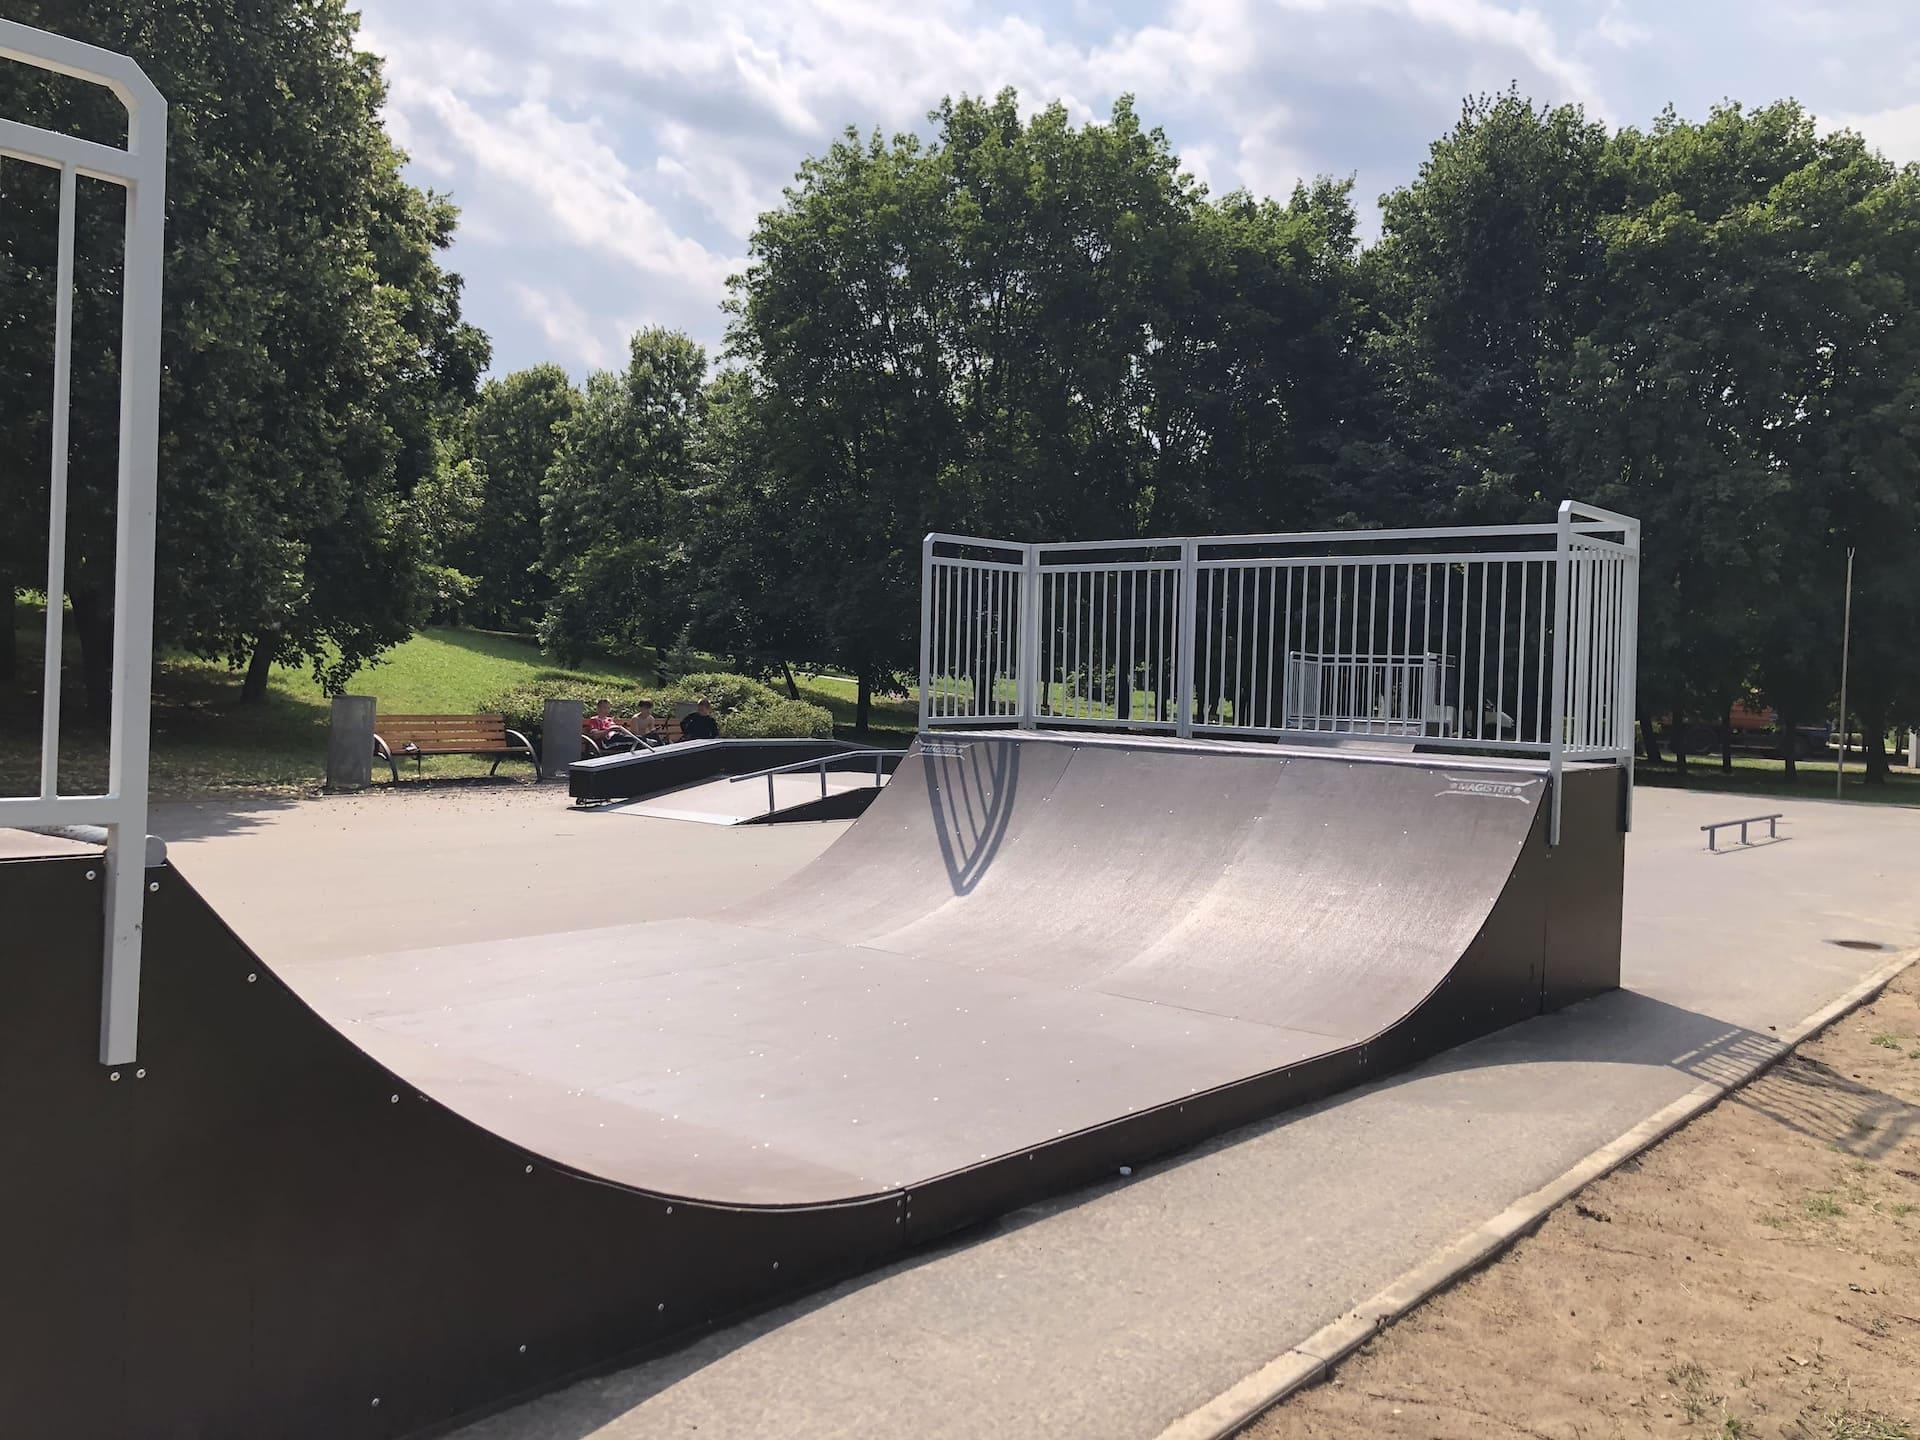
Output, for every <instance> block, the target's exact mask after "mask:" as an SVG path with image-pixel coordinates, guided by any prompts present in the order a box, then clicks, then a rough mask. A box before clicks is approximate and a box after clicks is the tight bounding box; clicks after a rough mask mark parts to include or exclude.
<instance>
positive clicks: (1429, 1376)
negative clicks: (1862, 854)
mask: <svg viewBox="0 0 1920 1440" xmlns="http://www.w3.org/2000/svg"><path fill="white" fill-rule="evenodd" d="M1248 1433H1249V1434H1251V1435H1254V1436H1258V1437H1261V1440H1284V1437H1294V1436H1315V1437H1331V1436H1341V1437H1346V1436H1367V1437H1400V1436H1404V1437H1420V1440H1456V1437H1457V1440H1479V1437H1484V1436H1498V1435H1532V1436H1550V1437H1554V1440H1560V1437H1568V1440H1573V1437H1594V1440H1605V1437H1613V1436H1643V1435H1660V1436H1664V1435H1674V1436H1703V1435H1704V1436H1715V1437H1723V1440H1733V1437H1775V1436H1779V1437H1795V1440H1802V1437H1805V1440H1920V967H1915V968H1914V969H1911V970H1908V971H1907V972H1906V973H1905V974H1904V975H1902V976H1901V977H1900V978H1899V979H1897V980H1896V981H1895V982H1894V983H1893V984H1892V985H1891V986H1890V987H1889V988H1888V989H1887V991H1886V992H1885V993H1884V994H1882V995H1881V997H1880V998H1879V999H1878V1000H1876V1001H1875V1002H1874V1003H1873V1004H1872V1005H1870V1006H1868V1007H1866V1008H1864V1009H1862V1010H1859V1011H1856V1012H1855V1013H1854V1014H1853V1015H1851V1016H1849V1017H1847V1018H1846V1019H1844V1020H1842V1021H1841V1022H1840V1023H1839V1024H1837V1025H1835V1026H1833V1027H1832V1028H1831V1029H1829V1030H1828V1031H1826V1032H1825V1033H1823V1034H1822V1035H1820V1036H1818V1037H1816V1038H1815V1039H1813V1040H1812V1041H1809V1042H1808V1043H1807V1044H1806V1045H1805V1046H1803V1047H1802V1048H1801V1049H1800V1051H1799V1052H1798V1053H1797V1054H1795V1055H1793V1056H1791V1057H1789V1058H1788V1059H1787V1060H1785V1061H1784V1062H1782V1063H1781V1064H1780V1065H1778V1066H1776V1067H1775V1068H1774V1069H1773V1070H1771V1071H1770V1072H1768V1073H1767V1074H1766V1075H1765V1076H1763V1077H1761V1078H1760V1079H1759V1080H1757V1081H1755V1082H1754V1083H1753V1084H1752V1085H1750V1086H1748V1087H1747V1088H1746V1089H1744V1090H1742V1091H1740V1092H1739V1093H1738V1094H1736V1095H1734V1096H1732V1097H1730V1098H1729V1099H1728V1100H1726V1101H1725V1102H1724V1103H1722V1104H1721V1105H1719V1106H1718V1107H1717V1108H1715V1109H1714V1110H1712V1111H1710V1112H1709V1113H1708V1114H1707V1115H1705V1116H1703V1117H1702V1118H1701V1119H1699V1120H1698V1121H1696V1122H1694V1123H1693V1124H1692V1125H1690V1126H1688V1127H1687V1128H1686V1129H1685V1130H1683V1131H1681V1132H1680V1133H1679V1134H1677V1135H1675V1136H1674V1137H1673V1138H1671V1139H1669V1140H1667V1141H1666V1142H1664V1143H1663V1144H1661V1145H1659V1146H1657V1147H1656V1148H1655V1149H1653V1150H1651V1151H1649V1152H1648V1153H1647V1154H1645V1155H1644V1156H1642V1157H1640V1159H1638V1160H1636V1161H1633V1162H1630V1163H1629V1164H1628V1165H1627V1166H1626V1167H1625V1168H1624V1169H1622V1170H1620V1171H1618V1172H1616V1173H1615V1174H1614V1175H1612V1176H1609V1177H1608V1178H1607V1179H1605V1180H1602V1181H1600V1182H1599V1183H1597V1184H1595V1185H1593V1186H1591V1187H1589V1188H1588V1189H1587V1190H1586V1191H1584V1192H1582V1193H1581V1195H1580V1196H1579V1197H1578V1199H1576V1200H1574V1201H1572V1202H1570V1203H1568V1204H1566V1205H1563V1206H1561V1207H1560V1208H1559V1209H1558V1210H1556V1211H1555V1212H1554V1213H1553V1215H1551V1216H1550V1217H1549V1218H1548V1220H1547V1222H1546V1224H1545V1225H1544V1226H1543V1227H1542V1228H1541V1229H1540V1231H1539V1233H1538V1234H1536V1235H1533V1236H1531V1237H1529V1238H1528V1239H1526V1240H1523V1241H1522V1242H1520V1244H1519V1245H1517V1246H1516V1247H1514V1249H1513V1250H1512V1251H1510V1252H1509V1253H1508V1254H1507V1255H1506V1256H1505V1257H1504V1258H1502V1259H1501V1260H1500V1261H1498V1262H1497V1263H1496V1264H1494V1265H1492V1266H1491V1267H1489V1268H1488V1269H1486V1270H1484V1271H1482V1272H1481V1273H1480V1274H1478V1275H1476V1276H1474V1277H1472V1278H1470V1279H1468V1280H1467V1281H1465V1282H1463V1283H1462V1284H1460V1285H1459V1286H1457V1287H1455V1288H1454V1289H1452V1290H1450V1291H1448V1292H1447V1293H1446V1294H1444V1295H1441V1296H1439V1297H1437V1298H1436V1299H1435V1300H1434V1301H1432V1302H1431V1303H1430V1304H1428V1305H1425V1306H1423V1307H1422V1308H1420V1309H1419V1310H1417V1311H1415V1312H1414V1313H1413V1314H1412V1315H1410V1316H1409V1317H1408V1318H1407V1319H1405V1320H1403V1321H1401V1322H1400V1323H1399V1324H1398V1325H1396V1326H1395V1327H1394V1328H1393V1329H1391V1330H1389V1331H1388V1332H1386V1333H1385V1334H1384V1335H1382V1336H1381V1337H1380V1338H1379V1339H1377V1340H1375V1341H1374V1342H1373V1343H1372V1344H1370V1345H1368V1346H1367V1347H1366V1348H1365V1349H1363V1350H1361V1351H1360V1352H1358V1353H1357V1354H1356V1355H1355V1356H1354V1357H1353V1358H1351V1359H1350V1360H1348V1361H1346V1362H1345V1363H1344V1364H1342V1365H1341V1366H1340V1367H1339V1368H1338V1369H1337V1370H1336V1371H1335V1373H1334V1376H1333V1378H1332V1379H1331V1380H1330V1381H1328V1382H1327V1383H1326V1384H1323V1385H1319V1386H1316V1387H1314V1388H1313V1389H1310V1390H1305V1391H1302V1392H1301V1393H1300V1394H1298V1395H1296V1396H1294V1397H1293V1399H1291V1400H1290V1401H1288V1402H1287V1403H1286V1404H1284V1405H1282V1406H1280V1407H1279V1408H1278V1409H1277V1410H1275V1411H1273V1412H1271V1413H1270V1414H1268V1415H1267V1416H1265V1417H1263V1418H1262V1420H1261V1421H1260V1422H1259V1423H1257V1424H1256V1425H1254V1426H1253V1427H1252V1428H1251V1430H1250V1431H1249V1432H1248Z"/></svg>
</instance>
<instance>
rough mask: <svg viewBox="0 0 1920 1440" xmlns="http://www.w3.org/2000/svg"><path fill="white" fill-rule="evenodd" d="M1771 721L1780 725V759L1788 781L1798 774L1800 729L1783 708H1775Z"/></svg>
mask: <svg viewBox="0 0 1920 1440" xmlns="http://www.w3.org/2000/svg"><path fill="white" fill-rule="evenodd" d="M1773 723H1774V724H1775V725H1777V726H1779V727H1780V745H1779V750H1780V760H1781V765H1782V768H1783V769H1784V770H1785V771H1786V775H1787V779H1788V780H1789V781H1793V780H1797V779H1798V778H1799V776H1800V756H1799V753H1798V752H1799V749H1800V731H1799V730H1798V728H1796V727H1795V725H1794V722H1793V717H1792V716H1791V715H1789V714H1787V713H1786V712H1785V711H1783V710H1776V711H1774V714H1773Z"/></svg>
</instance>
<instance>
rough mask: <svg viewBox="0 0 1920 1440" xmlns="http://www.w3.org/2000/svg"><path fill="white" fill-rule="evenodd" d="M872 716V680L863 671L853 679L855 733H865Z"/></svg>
mask: <svg viewBox="0 0 1920 1440" xmlns="http://www.w3.org/2000/svg"><path fill="white" fill-rule="evenodd" d="M872 718H873V682H872V681H870V680H868V679H867V677H866V675H865V674H864V673H862V674H861V676H860V678H859V679H858V680H856V681H854V690H853V728H854V731H855V732H856V733H857V734H860V735H865V734H866V733H867V724H868V722H869V721H870V720H871V719H872Z"/></svg>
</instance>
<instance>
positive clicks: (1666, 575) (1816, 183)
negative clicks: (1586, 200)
mask: <svg viewBox="0 0 1920 1440" xmlns="http://www.w3.org/2000/svg"><path fill="white" fill-rule="evenodd" d="M1608 167H1609V170H1610V171H1611V172H1612V175H1613V176H1614V178H1615V179H1616V180H1617V184H1618V191H1619V195H1620V200H1619V204H1618V206H1617V208H1616V209H1615V210H1614V211H1613V212H1612V213H1610V214H1608V215H1607V216H1605V217H1604V218H1603V219H1602V221H1601V224H1600V227H1599V233H1600V235H1601V238H1602V239H1603V241H1604V243H1605V251H1604V260H1603V265H1602V269H1601V272H1600V274H1599V275H1598V277H1597V278H1596V292H1595V315H1594V322H1593V325H1592V327H1591V329H1590V330H1589V331H1588V332H1587V333H1585V334H1583V335H1581V336H1580V337H1579V338H1578V339H1577V340H1576V341H1575V343H1574V344H1573V346H1572V347H1571V348H1570V351H1569V359H1568V362H1567V365H1566V366H1565V369H1564V380H1565V390H1564V396H1563V400H1562V402H1561V404H1560V407H1559V410H1558V412H1557V415H1556V431H1557V433H1558V434H1559V436H1560V438H1561V442H1562V446H1563V450H1564V453H1565V455H1566V458H1567V461H1568V464H1569V469H1570V475H1571V477H1572V478H1573V479H1574V480H1575V483H1576V486H1577V488H1579V489H1580V490H1582V491H1583V492H1585V493H1588V494H1590V495H1592V496H1593V498H1595V499H1597V500H1599V501H1601V502H1602V503H1610V504H1617V505H1619V506H1620V507H1621V508H1624V509H1627V510H1630V511H1633V512H1634V513H1636V514H1639V515H1640V516H1641V517H1642V518H1643V520H1644V521H1645V523H1646V527H1647V528H1646V561H1645V569H1644V573H1643V579H1642V586H1641V636H1640V638H1641V650H1640V654H1641V670H1642V692H1643V694H1645V695H1647V696H1648V697H1649V698H1650V699H1652V700H1654V701H1655V702H1657V703H1660V704H1663V705H1664V706H1665V707H1667V708H1670V709H1671V711H1672V712H1673V713H1674V714H1675V716H1676V718H1679V717H1680V716H1682V715H1683V714H1685V713H1691V714H1693V715H1695V716H1697V717H1702V718H1705V719H1708V720H1710V721H1712V722H1714V723H1723V722H1724V717H1725V715H1726V712H1727V707H1728V705H1729V704H1730V703H1731V702H1732V701H1733V700H1735V699H1737V698H1739V697H1741V696H1742V695H1743V694H1746V693H1748V692H1749V691H1750V690H1752V689H1754V688H1755V687H1757V689H1758V692H1759V694H1760V695H1761V697H1762V698H1764V699H1766V700H1767V701H1769V702H1771V703H1773V704H1774V705H1776V706H1777V707H1778V708H1779V710H1780V711H1781V712H1782V715H1783V718H1784V719H1785V720H1786V721H1787V723H1788V724H1789V725H1791V723H1792V722H1793V721H1794V720H1795V719H1801V718H1811V717H1814V716H1817V715H1819V714H1821V713H1824V712H1825V711H1826V709H1827V707H1828V705H1829V704H1830V703H1831V702H1832V699H1833V696H1834V692H1835V690H1836V689H1837V682H1838V675H1837V658H1838V657H1837V640H1838V635H1839V629H1840V599H1841V597H1840V586H1839V580H1840V576H1841V574H1842V571H1843V569H1844V560H1843V551H1844V548H1845V546H1846V545H1847V544H1850V543H1858V544H1861V545H1863V546H1871V547H1872V549H1873V550H1874V552H1875V560H1876V563H1875V566H1874V569H1873V572H1872V578H1871V579H1863V582H1862V583H1863V600H1864V602H1865V605H1864V606H1863V614H1864V613H1865V609H1866V608H1869V607H1870V608H1871V610H1872V613H1873V614H1874V615H1875V616H1876V617H1877V618H1876V620H1875V621H1873V622H1864V621H1863V624H1866V626H1867V628H1866V630H1865V631H1864V632H1863V642H1862V646H1861V656H1862V664H1861V666H1860V670H1859V677H1860V680H1859V683H1860V688H1859V692H1858V693H1859V694H1860V696H1861V699H1862V704H1861V709H1860V713H1861V715H1862V716H1863V717H1865V718H1866V719H1867V721H1868V725H1867V728H1868V729H1869V730H1871V731H1873V732H1874V733H1876V735H1877V734H1878V733H1879V732H1880V731H1883V730H1884V729H1885V727H1886V725H1887V724H1888V723H1889V722H1890V720H1891V718H1892V717H1893V714H1894V711H1895V710H1896V709H1898V708H1899V706H1900V704H1901V702H1902V699H1903V698H1904V697H1907V696H1910V694H1911V686H1910V684H1907V683H1905V681H1904V675H1905V674H1906V673H1907V672H1908V671H1910V669H1911V667H1910V666H1908V665H1906V664H1904V663H1903V661H1902V660H1901V659H1900V658H1899V656H1898V655H1897V654H1896V653H1895V652H1897V651H1898V650H1900V649H1902V648H1904V642H1902V641H1900V640H1899V639H1897V638H1895V637H1897V636H1898V635H1899V633H1900V627H1901V626H1902V625H1903V624H1904V623H1906V622H1907V620H1908V619H1909V618H1910V617H1911V616H1912V615H1913V614H1914V600H1915V595H1916V578H1910V577H1920V556H1917V555H1916V552H1915V536H1916V529H1915V518H1916V501H1917V500H1920V463H1917V462H1920V452H1916V451H1915V449H1914V448H1913V435H1914V431H1913V423H1912V422H1913V416H1914V414H1915V410H1914V402H1915V391H1914V384H1915V382H1914V376H1915V373H1916V368H1920V367H1917V366H1916V356H1915V348H1914V347H1915V343H1916V340H1915V327H1916V324H1920V315H1917V314H1916V313H1915V309H1914V305H1913V290H1912V284H1913V279H1914V275H1915V266H1914V262H1913V257H1912V253H1911V251H1912V247H1911V244H1910V243H1908V242H1909V240H1910V237H1911V235H1912V234H1913V233H1914V232H1913V223H1914V212H1913V209H1912V205H1913V192H1914V184H1915V182H1914V177H1913V175H1912V174H1911V173H1909V174H1908V175H1906V176H1904V177H1903V176H1900V175H1898V174H1896V172H1895V171H1894V170H1893V168H1892V167H1891V166H1889V165H1888V164H1887V163H1886V162H1885V161H1884V160H1882V159H1880V158H1879V157H1877V156H1875V155H1873V154H1872V153H1871V152H1869V151H1868V150H1867V149H1866V147H1865V146H1864V144H1863V143H1862V142H1861V140H1860V139H1859V137H1858V136H1855V135H1851V134H1846V133H1840V134H1835V135H1828V136H1823V135H1821V134H1819V133H1818V131H1817V130H1816V128H1815V126H1814V124H1813V121H1812V118H1811V117H1810V116H1808V115H1807V114H1806V113H1805V112H1804V111H1802V110H1801V109H1800V108H1799V107H1798V106H1797V105H1795V104H1792V103H1791V102H1781V103H1779V104H1775V105H1770V106H1767V107H1764V108H1762V109H1758V110H1751V111H1748V110H1743V109H1741V108H1740V107H1738V106H1734V105H1727V106H1722V107H1720V108H1718V109H1716V110H1715V111H1714V112H1713V113H1712V114H1711V115H1710V116H1709V117H1708V118H1707V119H1706V120H1705V121H1702V122H1699V123H1690V122H1686V121H1682V120H1680V119H1679V118H1678V117H1676V116H1674V115H1673V114H1671V113H1669V114H1667V115H1664V116H1662V117H1661V118H1660V120H1659V121H1658V122H1657V123H1656V124H1655V125H1654V127H1653V128H1652V129H1651V130H1650V131H1648V132H1646V133H1644V134H1643V133H1640V132H1637V131H1633V130H1625V131H1622V132H1621V133H1620V134H1619V135H1618V136H1616V137H1615V138H1614V140H1613V142H1612V143H1611V145H1610V147H1609V158H1608ZM1863 574H1864V572H1863ZM1883 622H1884V623H1885V625H1886V626H1887V629H1886V630H1884V631H1883V630H1881V629H1879V628H1878V626H1879V625H1880V624H1881V623H1883ZM1883 636H1884V637H1886V639H1887V640H1891V641H1892V644H1891V645H1890V646H1886V645H1884V642H1883V640H1882V637H1883ZM1883 646H1884V648H1883ZM1907 703H1911V702H1910V700H1908V701H1907ZM1879 753H1880V752H1879V750H1878V742H1877V740H1876V742H1875V745H1874V747H1873V749H1872V750H1871V752H1870V754H1872V755H1876V756H1877V755H1879ZM1881 773H1884V771H1883V770H1882V771H1881Z"/></svg>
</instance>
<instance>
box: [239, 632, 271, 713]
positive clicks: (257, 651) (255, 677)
mask: <svg viewBox="0 0 1920 1440" xmlns="http://www.w3.org/2000/svg"><path fill="white" fill-rule="evenodd" d="M272 673H273V644H272V642H271V641H269V640H260V641H257V642H255V644H254V647H253V658H252V659H251V660H249V661H248V662H247V678H246V679H245V680H243V681H241V682H240V703H241V704H242V705H260V704H264V703H265V702H266V698H267V678H268V676H270V675H272Z"/></svg>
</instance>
